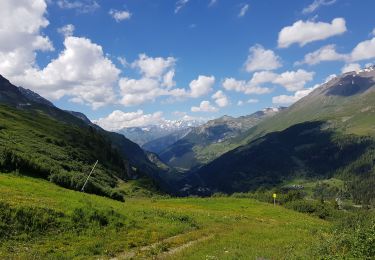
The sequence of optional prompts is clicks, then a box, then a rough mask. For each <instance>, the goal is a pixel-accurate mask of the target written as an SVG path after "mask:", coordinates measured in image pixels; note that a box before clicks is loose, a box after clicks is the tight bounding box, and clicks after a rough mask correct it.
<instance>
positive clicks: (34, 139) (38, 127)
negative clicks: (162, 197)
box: [0, 78, 160, 200]
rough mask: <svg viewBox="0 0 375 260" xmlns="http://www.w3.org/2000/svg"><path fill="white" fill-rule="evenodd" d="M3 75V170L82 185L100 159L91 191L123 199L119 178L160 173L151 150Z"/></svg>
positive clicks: (0, 157)
mask: <svg viewBox="0 0 375 260" xmlns="http://www.w3.org/2000/svg"><path fill="white" fill-rule="evenodd" d="M25 91H26V90H24V89H20V88H17V87H15V86H13V85H12V84H11V83H10V82H9V81H7V80H6V79H4V78H0V170H1V171H6V172H17V173H19V174H26V175H32V176H34V177H40V178H45V179H49V180H51V181H52V182H54V183H57V184H59V185H61V186H63V187H66V188H70V189H75V190H79V189H81V187H82V186H83V183H84V181H85V179H86V178H87V175H88V173H89V172H90V170H91V168H92V166H93V165H94V163H95V162H96V160H98V161H99V163H98V166H97V168H96V169H95V171H94V174H93V176H92V178H91V179H90V180H89V182H88V185H87V187H86V189H85V190H86V192H90V193H95V194H100V195H104V196H108V197H111V198H114V199H119V200H122V199H123V195H122V194H120V193H119V192H118V191H116V186H117V183H118V180H119V179H122V180H126V179H132V178H151V177H152V178H153V180H154V184H155V185H157V184H156V183H157V182H158V180H160V178H159V177H158V176H159V175H158V173H159V169H158V168H157V166H156V165H154V164H153V163H152V162H151V161H149V160H148V158H147V154H146V153H145V152H144V151H143V150H142V149H141V148H140V147H139V146H138V145H136V144H134V143H132V142H131V141H129V140H127V139H126V138H125V137H124V136H122V135H120V134H116V133H110V132H106V131H104V130H103V129H101V128H99V127H97V126H95V125H93V124H91V123H90V122H87V120H86V121H85V120H82V119H81V117H77V116H75V115H73V114H72V112H66V111H63V110H60V109H58V108H56V107H54V106H53V105H52V104H51V103H50V102H48V101H46V100H45V99H43V98H42V97H40V96H39V95H37V94H35V93H33V92H31V91H27V92H25Z"/></svg>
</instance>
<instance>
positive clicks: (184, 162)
mask: <svg viewBox="0 0 375 260" xmlns="http://www.w3.org/2000/svg"><path fill="white" fill-rule="evenodd" d="M281 110H282V108H266V109H264V110H262V111H258V112H255V113H253V114H251V115H248V116H241V117H238V118H234V117H231V116H223V117H220V118H217V119H214V120H211V121H208V122H207V123H205V124H203V125H201V126H199V127H195V128H193V129H192V130H191V131H190V132H189V133H188V134H187V135H186V136H184V137H183V138H181V139H180V140H178V141H177V142H175V143H173V144H172V145H170V146H169V147H167V148H166V149H165V150H162V151H161V152H160V153H159V156H160V158H161V159H162V160H163V161H164V162H165V163H167V164H168V165H170V166H172V167H175V168H178V169H180V170H183V171H186V170H189V169H191V168H194V167H197V166H200V165H202V164H204V163H206V162H209V161H211V160H212V159H214V158H216V157H218V156H219V155H221V154H223V153H224V152H226V151H229V150H230V149H234V147H233V148H232V146H231V145H226V146H221V144H223V143H226V142H230V140H232V139H234V138H236V137H238V136H240V135H241V134H243V133H244V132H246V131H247V130H249V129H250V128H252V127H253V126H255V125H256V124H258V123H259V122H261V121H262V120H263V119H264V118H267V117H271V116H273V115H275V114H277V113H278V112H279V111H281ZM233 144H234V142H233ZM218 147H220V148H219V149H218Z"/></svg>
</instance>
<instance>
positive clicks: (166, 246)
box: [0, 174, 330, 259]
mask: <svg viewBox="0 0 375 260" xmlns="http://www.w3.org/2000/svg"><path fill="white" fill-rule="evenodd" d="M1 207H2V208H1ZM0 209H6V210H7V212H10V213H9V214H8V215H6V214H5V213H4V212H5V210H4V211H3V212H0V258H1V259H4V258H5V259H7V258H10V259H72V258H76V259H98V258H101V259H111V258H117V259H295V258H299V259H309V258H311V259H313V258H315V257H316V255H315V254H316V252H315V245H316V244H317V243H318V242H319V240H320V239H321V238H322V236H324V235H325V232H327V230H328V228H329V225H330V224H329V223H328V222H326V221H323V220H320V219H318V218H314V217H310V216H308V215H305V214H301V213H297V212H294V211H291V210H287V209H285V208H282V207H279V206H276V207H274V206H273V205H270V204H266V203H261V202H258V201H255V200H251V199H240V198H157V199H156V198H131V199H126V201H125V202H124V203H122V202H117V201H113V200H110V199H107V198H103V197H99V196H95V195H88V194H84V193H80V192H75V191H71V190H66V189H63V188H61V187H58V186H56V185H54V184H52V183H50V182H48V181H45V180H39V179H34V178H29V177H21V176H16V175H9V174H0ZM12 212H13V213H12ZM34 212H36V213H35V214H36V216H37V218H35V219H34V218H33V214H34ZM28 214H29V215H28ZM25 216H26V217H27V216H29V218H26V217H25ZM30 219H31V221H30ZM43 219H44V220H45V222H43V221H42V220H43ZM1 222H3V223H1ZM6 225H8V226H9V225H10V226H12V227H14V229H15V230H17V232H13V233H12V234H9V233H4V232H2V231H4V230H6ZM30 226H31V227H32V228H31V227H30Z"/></svg>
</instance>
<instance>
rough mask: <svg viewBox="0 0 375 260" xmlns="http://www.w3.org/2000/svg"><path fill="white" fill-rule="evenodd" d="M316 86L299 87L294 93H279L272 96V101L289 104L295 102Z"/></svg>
mask: <svg viewBox="0 0 375 260" xmlns="http://www.w3.org/2000/svg"><path fill="white" fill-rule="evenodd" d="M315 88H316V87H312V88H307V89H301V90H298V91H296V92H295V93H294V95H280V96H276V97H273V98H272V103H274V104H279V105H290V104H292V103H295V102H297V101H298V100H300V99H301V98H303V97H305V96H307V95H308V94H310V93H311V92H312V91H313V90H314V89H315Z"/></svg>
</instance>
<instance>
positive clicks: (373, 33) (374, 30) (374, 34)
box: [371, 28, 375, 36]
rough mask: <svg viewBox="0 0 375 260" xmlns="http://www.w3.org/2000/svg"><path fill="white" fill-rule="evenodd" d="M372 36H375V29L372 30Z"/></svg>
mask: <svg viewBox="0 0 375 260" xmlns="http://www.w3.org/2000/svg"><path fill="white" fill-rule="evenodd" d="M371 35H372V36H375V28H374V29H373V30H372V32H371Z"/></svg>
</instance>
